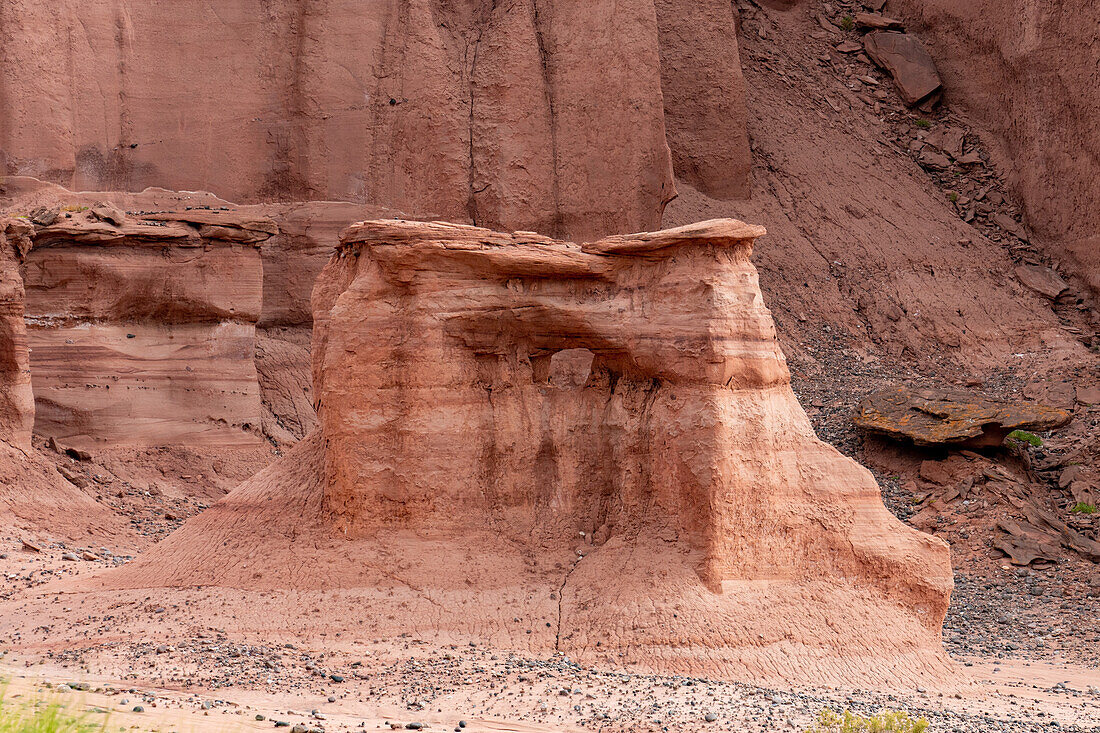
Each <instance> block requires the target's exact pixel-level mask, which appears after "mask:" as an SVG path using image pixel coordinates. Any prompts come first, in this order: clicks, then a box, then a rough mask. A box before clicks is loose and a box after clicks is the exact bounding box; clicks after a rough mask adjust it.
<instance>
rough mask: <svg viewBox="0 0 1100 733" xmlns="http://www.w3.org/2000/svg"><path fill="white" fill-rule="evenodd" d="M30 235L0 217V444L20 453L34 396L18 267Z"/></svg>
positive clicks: (26, 227) (19, 223)
mask: <svg viewBox="0 0 1100 733" xmlns="http://www.w3.org/2000/svg"><path fill="white" fill-rule="evenodd" d="M33 232H34V227H32V226H31V225H30V223H29V222H26V221H24V220H21V219H10V218H4V217H0V440H2V441H4V442H7V443H10V444H11V445H13V446H17V447H19V448H23V449H26V448H29V447H30V444H31V431H32V430H33V428H34V395H33V392H32V389H31V371H30V352H29V351H28V349H27V326H26V323H25V321H24V319H23V309H24V291H23V277H22V274H21V272H20V267H21V265H22V263H23V258H24V257H25V256H26V254H27V252H28V251H29V250H30V247H31V235H32V234H33Z"/></svg>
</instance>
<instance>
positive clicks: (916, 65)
mask: <svg viewBox="0 0 1100 733" xmlns="http://www.w3.org/2000/svg"><path fill="white" fill-rule="evenodd" d="M863 48H864V50H865V51H867V55H868V56H870V57H871V59H872V60H873V61H874V62H875V63H876V64H878V65H879V66H881V67H882V68H884V69H886V70H887V71H888V72H890V75H891V76H892V77H894V83H895V84H896V85H897V88H898V93H899V94H901V98H902V99H903V100H904V101H905V103H906V104H908V105H910V106H912V105H916V104H920V103H921V102H922V101H924V100H926V99H928V98H930V97H931V96H932V95H934V94H936V93H937V92H939V91H940V89H941V88H942V87H943V83H942V82H941V81H940V75H939V72H938V71H936V64H935V63H934V62H933V61H932V57H931V56H930V55H928V51H927V50H925V48H924V45H923V44H922V43H921V42H920V41H919V40H917V38H916V37H915V36H911V35H909V34H908V33H897V32H895V31H874V32H873V33H868V34H867V35H866V36H864V37H863Z"/></svg>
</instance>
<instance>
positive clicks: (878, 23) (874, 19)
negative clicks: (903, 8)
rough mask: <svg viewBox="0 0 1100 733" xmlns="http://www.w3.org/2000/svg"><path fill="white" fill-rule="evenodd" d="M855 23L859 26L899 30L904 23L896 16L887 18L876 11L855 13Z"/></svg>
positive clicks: (903, 26) (902, 27)
mask: <svg viewBox="0 0 1100 733" xmlns="http://www.w3.org/2000/svg"><path fill="white" fill-rule="evenodd" d="M855 21H856V25H857V26H859V27H860V28H874V29H876V30H883V31H900V30H903V29H904V28H905V24H904V23H902V22H901V21H900V20H898V19H897V18H888V17H886V16H885V15H879V14H878V13H856V15H855Z"/></svg>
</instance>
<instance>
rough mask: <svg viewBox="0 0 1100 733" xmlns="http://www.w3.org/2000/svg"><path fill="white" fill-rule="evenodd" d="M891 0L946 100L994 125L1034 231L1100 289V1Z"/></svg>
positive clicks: (994, 147)
mask: <svg viewBox="0 0 1100 733" xmlns="http://www.w3.org/2000/svg"><path fill="white" fill-rule="evenodd" d="M890 7H891V12H892V13H893V14H896V15H899V16H900V17H904V18H906V19H907V20H910V21H911V22H910V23H909V26H910V30H913V31H916V32H918V33H919V35H920V36H921V38H923V39H924V40H925V41H926V42H927V43H928V45H929V48H930V50H931V52H932V54H933V55H934V56H935V58H936V64H937V66H938V67H939V70H940V72H941V73H942V74H943V76H944V81H945V83H946V86H947V89H948V92H949V94H950V96H951V98H952V100H953V101H955V102H961V103H962V104H964V105H965V106H966V108H967V111H968V114H969V115H970V116H971V117H972V119H973V120H974V121H975V122H976V123H977V124H980V125H981V126H982V127H984V128H985V129H987V130H990V131H991V132H992V133H993V135H991V136H990V139H989V145H990V152H991V154H992V157H993V160H994V162H996V163H997V164H999V166H1000V170H1002V171H1004V173H1005V175H1006V177H1007V179H1008V182H1009V184H1010V185H1011V186H1012V187H1013V188H1014V189H1015V191H1016V193H1017V194H1018V195H1019V197H1020V199H1021V201H1022V202H1023V204H1024V208H1025V210H1026V213H1027V222H1028V224H1029V226H1030V227H1031V229H1032V230H1034V231H1035V232H1037V233H1038V234H1039V235H1040V236H1041V237H1042V238H1044V239H1047V240H1049V241H1050V243H1051V246H1052V248H1053V251H1054V252H1055V253H1056V254H1062V253H1064V254H1065V255H1068V256H1070V257H1071V258H1072V261H1074V263H1075V264H1076V266H1077V271H1078V273H1079V274H1080V275H1081V276H1082V277H1084V278H1085V279H1086V280H1087V281H1088V282H1089V284H1090V285H1091V286H1092V288H1093V290H1094V292H1096V293H1100V254H1098V253H1100V238H1098V237H1097V234H1096V232H1097V230H1098V229H1100V207H1098V206H1097V205H1096V201H1097V199H1098V198H1100V183H1098V182H1100V67H1098V66H1097V64H1096V58H1097V51H1096V28H1097V26H1098V25H1100V4H1097V3H1095V2H1092V0H1067V1H1066V2H1059V3H1049V2H1042V1H1041V0H1007V1H1004V0H975V1H974V2H956V0H891V6H890ZM1022 161H1026V164H1021V162H1022Z"/></svg>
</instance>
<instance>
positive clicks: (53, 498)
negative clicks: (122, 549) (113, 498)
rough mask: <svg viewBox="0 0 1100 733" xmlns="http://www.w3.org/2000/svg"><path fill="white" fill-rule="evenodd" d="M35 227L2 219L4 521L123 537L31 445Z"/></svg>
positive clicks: (106, 514) (117, 525) (59, 532)
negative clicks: (28, 317)
mask: <svg viewBox="0 0 1100 733" xmlns="http://www.w3.org/2000/svg"><path fill="white" fill-rule="evenodd" d="M33 232H34V226H33V225H32V224H31V223H30V222H29V221H27V220H25V219H12V218H6V217H0V526H2V527H4V529H5V530H7V531H11V530H17V531H19V532H27V531H29V532H31V533H32V534H31V535H26V534H24V535H22V536H23V539H24V541H25V542H27V543H30V544H31V546H37V545H35V543H34V542H33V541H32V540H31V539H30V537H32V536H33V537H48V538H51V539H61V538H64V539H69V540H86V539H88V538H89V537H90V536H94V537H95V538H96V539H97V540H98V541H101V542H105V541H112V540H120V539H121V538H122V537H123V534H124V531H123V527H122V521H121V520H120V519H119V518H118V517H117V516H115V515H113V514H112V513H111V512H110V511H109V510H108V509H107V508H105V507H104V506H102V505H100V504H99V503H97V502H96V501H95V500H94V499H93V498H92V497H91V496H89V495H88V494H85V493H84V492H83V491H81V490H80V488H79V487H78V486H77V485H75V484H74V483H73V482H71V481H69V480H67V478H66V477H64V476H63V474H61V473H58V471H57V470H56V469H55V468H54V466H53V465H52V464H51V463H49V462H48V461H47V460H46V459H45V458H43V456H42V455H40V454H39V453H38V452H37V451H36V450H35V449H34V448H33V447H32V446H31V432H32V429H33V427H34V420H35V405H34V395H33V392H32V387H31V369H30V356H29V352H28V340H27V328H26V324H25V321H24V314H23V311H24V289H23V278H22V275H21V273H20V266H21V264H22V262H23V259H24V257H26V255H27V253H28V252H29V250H30V248H31V244H32V242H31V240H32V237H33Z"/></svg>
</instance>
